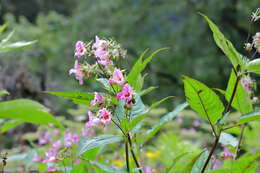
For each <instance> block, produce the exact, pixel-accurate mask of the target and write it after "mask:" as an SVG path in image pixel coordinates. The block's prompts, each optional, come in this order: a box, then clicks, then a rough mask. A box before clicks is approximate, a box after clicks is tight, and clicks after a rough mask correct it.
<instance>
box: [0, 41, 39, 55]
mask: <svg viewBox="0 0 260 173" xmlns="http://www.w3.org/2000/svg"><path fill="white" fill-rule="evenodd" d="M36 42H37V41H36V40H35V41H28V42H15V43H10V44H4V45H1V46H0V53H6V52H9V51H13V50H19V49H23V48H26V47H28V46H31V45H33V44H34V43H36Z"/></svg>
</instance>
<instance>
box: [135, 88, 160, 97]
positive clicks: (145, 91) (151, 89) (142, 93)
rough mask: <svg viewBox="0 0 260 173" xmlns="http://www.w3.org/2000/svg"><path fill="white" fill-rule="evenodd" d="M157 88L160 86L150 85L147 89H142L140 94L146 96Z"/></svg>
mask: <svg viewBox="0 0 260 173" xmlns="http://www.w3.org/2000/svg"><path fill="white" fill-rule="evenodd" d="M156 88H158V87H149V88H147V89H144V90H142V91H141V92H140V93H139V95H140V96H144V95H146V94H148V93H150V92H151V91H153V90H154V89H156Z"/></svg>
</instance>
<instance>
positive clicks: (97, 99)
mask: <svg viewBox="0 0 260 173" xmlns="http://www.w3.org/2000/svg"><path fill="white" fill-rule="evenodd" d="M104 101H105V98H104V97H103V96H102V95H101V94H99V93H97V92H95V97H94V100H91V102H90V105H92V106H94V105H101V104H102V103H104Z"/></svg>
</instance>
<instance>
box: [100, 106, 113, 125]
mask: <svg viewBox="0 0 260 173" xmlns="http://www.w3.org/2000/svg"><path fill="white" fill-rule="evenodd" d="M98 116H99V117H100V122H101V123H102V124H103V125H107V124H109V123H110V121H111V113H110V112H109V110H107V109H106V108H103V109H101V111H100V112H99V114H98Z"/></svg>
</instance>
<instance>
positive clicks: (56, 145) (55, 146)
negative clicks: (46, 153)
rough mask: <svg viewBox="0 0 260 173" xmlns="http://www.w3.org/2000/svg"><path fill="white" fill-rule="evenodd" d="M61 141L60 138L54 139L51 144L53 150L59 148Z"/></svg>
mask: <svg viewBox="0 0 260 173" xmlns="http://www.w3.org/2000/svg"><path fill="white" fill-rule="evenodd" d="M61 146H62V143H61V141H60V140H58V141H56V142H55V143H53V144H52V148H53V150H54V151H59V149H60V148H61Z"/></svg>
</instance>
